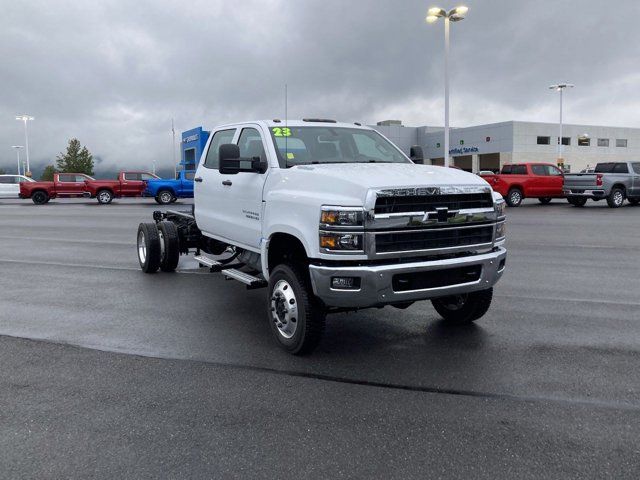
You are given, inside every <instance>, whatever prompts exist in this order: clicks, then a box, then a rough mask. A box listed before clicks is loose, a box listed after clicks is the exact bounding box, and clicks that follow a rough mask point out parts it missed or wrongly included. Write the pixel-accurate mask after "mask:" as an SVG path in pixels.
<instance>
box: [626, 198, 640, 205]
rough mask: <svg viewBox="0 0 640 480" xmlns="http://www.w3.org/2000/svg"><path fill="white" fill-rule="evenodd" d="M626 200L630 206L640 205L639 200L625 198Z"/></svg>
mask: <svg viewBox="0 0 640 480" xmlns="http://www.w3.org/2000/svg"><path fill="white" fill-rule="evenodd" d="M627 200H628V201H629V203H630V204H631V205H634V206H635V205H638V204H640V198H627Z"/></svg>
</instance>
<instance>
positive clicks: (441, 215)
mask: <svg viewBox="0 0 640 480" xmlns="http://www.w3.org/2000/svg"><path fill="white" fill-rule="evenodd" d="M456 211H457V210H456ZM456 211H452V212H449V209H448V208H447V207H437V208H436V211H435V212H425V213H424V216H423V217H422V221H423V222H426V221H427V220H429V219H430V218H431V215H434V216H435V217H436V219H437V220H438V223H447V221H448V220H449V216H453V215H455V213H456Z"/></svg>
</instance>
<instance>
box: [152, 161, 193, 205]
mask: <svg viewBox="0 0 640 480" xmlns="http://www.w3.org/2000/svg"><path fill="white" fill-rule="evenodd" d="M194 176H195V172H193V171H185V170H182V171H180V172H178V173H177V174H176V178H175V179H171V178H159V179H157V180H148V181H147V189H146V190H145V191H144V193H143V195H144V196H145V197H154V198H155V199H156V202H158V203H159V204H160V205H168V204H170V203H173V202H175V201H176V200H177V199H178V198H193V177H194Z"/></svg>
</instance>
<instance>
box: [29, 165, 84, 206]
mask: <svg viewBox="0 0 640 480" xmlns="http://www.w3.org/2000/svg"><path fill="white" fill-rule="evenodd" d="M87 181H93V178H91V177H90V176H89V175H85V174H84V173H54V174H53V182H22V183H21V184H20V194H19V195H20V198H30V199H31V200H33V203H35V204H36V205H44V204H45V203H47V202H48V201H49V200H50V199H52V198H57V197H61V198H73V197H88V196H89V195H88V194H87V192H86V191H85V182H87Z"/></svg>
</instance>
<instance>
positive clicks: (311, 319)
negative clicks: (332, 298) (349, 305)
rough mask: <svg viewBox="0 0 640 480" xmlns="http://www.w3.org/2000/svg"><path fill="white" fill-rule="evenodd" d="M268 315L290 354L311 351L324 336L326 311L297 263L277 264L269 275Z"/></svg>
mask: <svg viewBox="0 0 640 480" xmlns="http://www.w3.org/2000/svg"><path fill="white" fill-rule="evenodd" d="M268 316H269V325H270V326H271V332H272V333H273V336H274V338H275V339H276V341H277V342H278V344H279V345H280V346H281V347H282V348H284V349H285V350H286V351H287V352H289V353H292V354H294V355H303V354H305V353H310V352H312V351H313V350H314V349H315V348H316V347H317V345H318V343H319V342H320V339H321V338H322V333H323V332H324V325H325V311H324V309H323V308H322V306H321V305H320V304H319V303H318V301H317V299H316V298H315V297H314V295H313V292H312V289H311V285H310V282H309V281H308V279H307V278H306V276H305V275H304V273H303V272H301V271H300V270H299V269H298V268H297V267H296V266H294V265H288V264H281V265H278V266H277V267H275V268H274V269H273V272H272V273H271V275H269V301H268Z"/></svg>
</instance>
